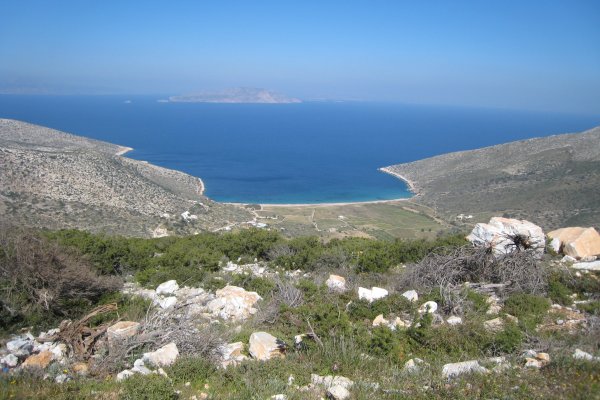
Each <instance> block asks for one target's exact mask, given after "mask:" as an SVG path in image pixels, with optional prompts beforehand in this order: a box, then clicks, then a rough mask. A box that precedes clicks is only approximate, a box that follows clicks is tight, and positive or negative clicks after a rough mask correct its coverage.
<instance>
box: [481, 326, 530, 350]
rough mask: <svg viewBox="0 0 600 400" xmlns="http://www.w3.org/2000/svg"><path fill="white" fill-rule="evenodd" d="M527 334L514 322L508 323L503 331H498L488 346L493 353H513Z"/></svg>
mask: <svg viewBox="0 0 600 400" xmlns="http://www.w3.org/2000/svg"><path fill="white" fill-rule="evenodd" d="M524 339H525V335H524V334H523V332H522V331H521V330H520V329H519V327H518V326H517V325H516V324H514V323H510V322H509V323H507V324H506V326H505V327H504V329H503V330H502V331H501V332H498V333H497V334H496V335H495V336H494V338H493V340H492V341H491V342H490V343H489V345H488V346H487V348H488V350H490V351H491V352H492V353H493V354H504V353H512V352H514V351H515V350H517V349H518V348H519V347H520V346H521V343H522V342H523V340H524Z"/></svg>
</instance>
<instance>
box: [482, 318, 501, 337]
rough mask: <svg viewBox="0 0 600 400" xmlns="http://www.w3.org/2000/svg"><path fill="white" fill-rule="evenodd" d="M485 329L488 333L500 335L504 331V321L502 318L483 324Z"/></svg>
mask: <svg viewBox="0 0 600 400" xmlns="http://www.w3.org/2000/svg"><path fill="white" fill-rule="evenodd" d="M483 327H484V328H485V330H486V331H487V332H490V333H498V332H500V331H502V330H503V329H504V320H503V319H502V318H500V317H498V318H494V319H490V320H489V321H485V322H484V323H483Z"/></svg>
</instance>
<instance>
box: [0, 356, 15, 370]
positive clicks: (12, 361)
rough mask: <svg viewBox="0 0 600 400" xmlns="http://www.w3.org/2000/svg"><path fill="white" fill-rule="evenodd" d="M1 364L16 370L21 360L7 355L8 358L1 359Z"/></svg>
mask: <svg viewBox="0 0 600 400" xmlns="http://www.w3.org/2000/svg"><path fill="white" fill-rule="evenodd" d="M0 364H2V365H4V366H6V367H8V368H14V367H16V366H17V365H18V364H19V359H18V358H17V356H15V355H14V354H7V355H6V356H4V357H2V358H0Z"/></svg>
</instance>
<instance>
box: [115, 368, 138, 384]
mask: <svg viewBox="0 0 600 400" xmlns="http://www.w3.org/2000/svg"><path fill="white" fill-rule="evenodd" d="M133 375H135V372H132V371H130V370H128V369H126V370H124V371H121V372H119V373H118V374H117V382H121V381H124V380H125V379H127V378H129V377H132V376H133Z"/></svg>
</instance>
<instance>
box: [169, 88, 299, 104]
mask: <svg viewBox="0 0 600 400" xmlns="http://www.w3.org/2000/svg"><path fill="white" fill-rule="evenodd" d="M169 101H171V102H175V103H262V104H287V103H301V102H302V101H301V100H299V99H296V98H292V97H288V96H285V95H283V94H280V93H277V92H273V91H271V90H267V89H260V88H231V89H225V90H221V91H217V92H199V93H194V94H187V95H181V96H171V97H169Z"/></svg>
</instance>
